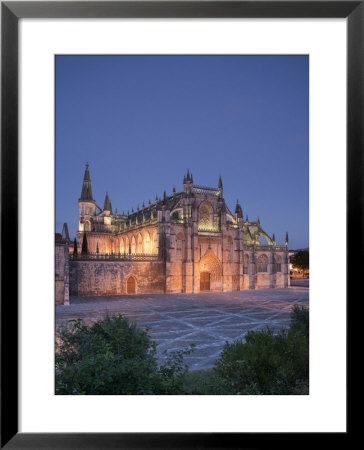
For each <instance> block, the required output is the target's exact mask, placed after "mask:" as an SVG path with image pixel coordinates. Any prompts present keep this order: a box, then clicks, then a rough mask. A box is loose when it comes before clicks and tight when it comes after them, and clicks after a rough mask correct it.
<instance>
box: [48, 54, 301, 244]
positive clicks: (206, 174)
mask: <svg viewBox="0 0 364 450" xmlns="http://www.w3.org/2000/svg"><path fill="white" fill-rule="evenodd" d="M308 151H309V58H308V56H306V55H299V56H240V55H232V56H224V55H221V56H215V55H214V56H149V55H148V56H77V55H76V56H67V55H64V56H63V55H61V56H56V231H58V232H60V231H61V230H62V225H63V223H64V222H67V224H68V227H69V232H70V236H71V239H73V238H74V237H75V232H76V230H77V223H78V204H77V201H78V198H79V197H80V194H81V188H82V180H83V174H84V170H85V164H86V163H87V162H88V163H89V165H90V168H89V170H90V174H91V181H92V192H93V196H94V199H95V200H96V203H97V205H99V206H101V207H102V206H103V205H104V199H105V193H106V191H107V192H108V193H109V197H110V200H111V202H112V207H113V210H115V208H117V210H118V213H122V212H123V211H125V212H126V211H127V210H128V209H129V210H131V208H134V210H136V207H137V205H138V204H139V206H140V207H141V206H142V203H143V201H144V203H145V204H147V203H148V200H149V199H151V200H152V202H154V199H155V196H156V194H158V196H163V191H164V190H166V192H167V194H171V193H172V189H173V185H175V187H176V190H177V192H178V191H181V190H182V189H183V184H182V181H183V176H184V174H185V173H186V171H187V169H189V170H190V172H192V174H193V179H194V183H195V184H196V185H200V186H209V187H217V184H218V179H219V175H221V177H222V181H223V187H224V198H225V200H226V202H227V204H228V206H229V208H230V210H232V212H234V209H235V204H236V200H237V199H239V202H240V204H241V206H242V208H243V215H244V219H245V218H246V215H248V216H249V219H250V220H256V218H257V216H259V219H260V224H261V227H262V228H263V230H264V231H265V232H266V233H268V234H269V235H270V236H271V235H272V234H273V233H275V236H276V241H277V244H279V245H280V244H284V239H285V233H286V231H288V233H289V247H290V248H291V249H298V248H305V247H308V219H309V217H308V181H309V173H308V163H309V158H308V157H309V154H308Z"/></svg>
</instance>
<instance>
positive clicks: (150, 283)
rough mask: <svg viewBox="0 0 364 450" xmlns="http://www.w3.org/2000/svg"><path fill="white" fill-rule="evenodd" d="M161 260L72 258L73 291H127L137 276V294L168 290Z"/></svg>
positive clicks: (74, 292)
mask: <svg viewBox="0 0 364 450" xmlns="http://www.w3.org/2000/svg"><path fill="white" fill-rule="evenodd" d="M163 270H164V265H163V263H162V262H160V261H154V262H145V261H132V262H131V261H70V293H71V295H79V296H87V295H90V296H98V295H123V294H127V280H128V278H129V276H133V277H134V278H135V280H136V294H147V293H148V294H151V293H152V294H153V293H155V294H159V293H163V292H164V286H165V276H164V273H163Z"/></svg>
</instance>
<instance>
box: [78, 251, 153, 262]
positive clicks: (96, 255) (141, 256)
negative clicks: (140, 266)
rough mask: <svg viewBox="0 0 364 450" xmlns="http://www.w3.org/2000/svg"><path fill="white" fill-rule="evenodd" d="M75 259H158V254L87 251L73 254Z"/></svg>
mask: <svg viewBox="0 0 364 450" xmlns="http://www.w3.org/2000/svg"><path fill="white" fill-rule="evenodd" d="M71 259H73V260H74V261H158V259H159V256H158V255H150V254H144V253H110V254H108V253H87V254H77V255H71Z"/></svg>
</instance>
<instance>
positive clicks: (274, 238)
mask: <svg viewBox="0 0 364 450" xmlns="http://www.w3.org/2000/svg"><path fill="white" fill-rule="evenodd" d="M272 241H273V245H276V235H275V234H274V233H273V236H272Z"/></svg>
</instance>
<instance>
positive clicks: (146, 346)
mask: <svg viewBox="0 0 364 450" xmlns="http://www.w3.org/2000/svg"><path fill="white" fill-rule="evenodd" d="M155 347H156V346H155V343H154V342H152V341H151V340H150V338H149V336H148V334H147V333H146V332H145V331H143V330H139V329H138V328H137V327H136V325H135V324H133V323H129V321H128V320H127V319H126V318H125V317H124V316H122V315H120V314H119V315H116V316H109V315H106V316H105V318H104V319H102V320H100V321H98V322H96V323H95V324H93V325H91V326H87V325H85V324H84V322H83V321H82V320H81V319H78V320H75V321H72V322H71V324H70V325H69V326H63V327H61V329H60V333H59V337H58V339H57V348H56V394H68V395H70V394H72V395H81V394H91V395H121V394H125V395H127V394H139V395H140V394H178V393H181V391H182V386H183V379H184V375H185V373H186V371H187V367H186V366H184V365H183V355H184V354H186V353H189V351H190V350H187V351H180V352H175V353H171V354H169V355H167V359H166V362H165V363H163V364H162V365H160V366H159V365H158V364H157V359H156V356H155Z"/></svg>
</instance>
